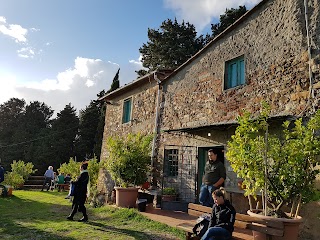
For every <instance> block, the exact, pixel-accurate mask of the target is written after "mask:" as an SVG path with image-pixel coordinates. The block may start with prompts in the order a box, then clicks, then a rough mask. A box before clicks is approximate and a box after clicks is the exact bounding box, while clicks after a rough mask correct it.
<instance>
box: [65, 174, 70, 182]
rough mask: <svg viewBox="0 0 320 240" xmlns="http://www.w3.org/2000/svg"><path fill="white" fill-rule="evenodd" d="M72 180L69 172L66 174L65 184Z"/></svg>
mask: <svg viewBox="0 0 320 240" xmlns="http://www.w3.org/2000/svg"><path fill="white" fill-rule="evenodd" d="M70 181H71V176H70V173H67V175H66V176H65V178H64V183H65V184H68V183H70Z"/></svg>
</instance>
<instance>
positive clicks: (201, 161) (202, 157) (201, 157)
mask: <svg viewBox="0 0 320 240" xmlns="http://www.w3.org/2000/svg"><path fill="white" fill-rule="evenodd" d="M210 149H217V150H219V151H218V161H221V162H222V163H223V164H224V146H212V147H198V179H197V180H198V183H197V194H196V195H197V198H196V199H197V202H198V199H199V190H200V187H201V184H202V176H203V172H204V166H205V164H206V162H207V161H208V150H210Z"/></svg>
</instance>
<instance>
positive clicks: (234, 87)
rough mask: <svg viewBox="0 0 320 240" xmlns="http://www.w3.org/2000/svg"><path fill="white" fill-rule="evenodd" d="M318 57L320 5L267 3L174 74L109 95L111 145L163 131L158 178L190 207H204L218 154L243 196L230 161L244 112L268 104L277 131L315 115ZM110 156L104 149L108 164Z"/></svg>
mask: <svg viewBox="0 0 320 240" xmlns="http://www.w3.org/2000/svg"><path fill="white" fill-rule="evenodd" d="M319 52H320V2H319V1H317V0H306V1H304V0H263V1H261V2H260V3H259V4H257V5H256V6H255V7H253V8H252V9H251V10H250V11H248V12H247V13H246V14H245V15H243V16H242V17H241V18H240V19H238V20H237V21H236V22H235V23H234V24H233V25H231V26H230V27H229V28H227V29H226V30H225V31H224V32H222V33H221V34H220V35H218V36H217V37H216V38H215V39H213V40H212V41H211V42H210V43H209V44H208V45H207V46H205V47H204V48H203V49H202V50H201V51H199V52H198V53H197V54H196V55H194V56H193V57H192V58H191V59H189V60H188V61H187V62H185V63H184V64H183V65H181V66H180V67H179V68H177V69H175V70H174V71H173V72H170V71H167V70H158V71H155V72H152V73H150V74H149V75H147V76H145V77H142V78H140V79H137V80H135V81H133V82H132V83H130V84H128V85H125V86H123V87H121V88H119V89H117V90H115V91H114V92H111V93H109V94H107V95H106V96H104V97H103V99H104V100H105V101H106V102H107V110H106V121H105V122H106V125H105V130H104V139H106V137H108V136H110V135H121V134H127V133H128V132H142V133H156V134H155V136H156V137H155V141H154V143H153V151H152V159H151V162H152V165H153V166H154V167H155V169H156V170H157V171H155V173H154V176H153V180H154V181H155V182H156V183H157V184H158V186H161V187H166V186H172V187H175V188H176V189H177V190H178V191H179V197H180V200H181V201H183V202H197V198H198V191H199V185H200V184H201V178H202V172H203V168H204V164H205V162H206V161H207V151H208V149H210V148H217V149H219V150H220V153H221V154H220V156H219V157H220V160H221V161H223V162H224V164H225V167H226V170H227V179H226V181H225V187H226V188H227V190H228V191H229V192H230V193H232V194H233V195H231V197H234V198H236V197H239V196H238V195H240V194H242V192H241V190H239V189H238V187H237V181H238V179H237V176H236V175H235V173H234V172H233V171H232V168H231V167H230V165H229V163H228V160H227V159H225V157H224V153H225V151H227V149H226V145H227V141H228V140H229V139H230V138H231V136H232V135H233V133H234V131H235V128H236V126H237V123H236V117H237V116H238V115H239V113H240V112H241V111H242V109H246V110H249V111H250V112H252V113H253V114H254V113H257V112H258V111H259V110H260V107H261V102H262V101H263V100H264V101H266V102H267V103H269V105H270V107H271V116H272V118H271V131H276V130H277V128H278V127H279V126H280V125H281V123H282V122H283V120H285V119H293V118H295V117H300V116H305V115H308V114H310V113H312V112H314V111H315V110H316V109H317V108H318V106H319V97H320V92H319V88H320V81H319V80H320V78H319V72H320V56H319ZM106 155H107V152H106V149H105V147H103V149H102V154H101V159H102V160H103V158H104V157H105V156H106ZM108 178H110V176H109V175H108V173H106V172H102V171H101V172H100V178H99V179H100V183H99V186H98V187H99V189H100V191H101V192H103V193H106V194H107V195H108V196H109V195H110V192H108V189H109V190H110V187H112V186H110V185H107V183H108V182H109V181H107V180H106V179H108ZM111 189H112V188H111ZM237 194H238V195H237ZM238 208H239V209H241V207H238Z"/></svg>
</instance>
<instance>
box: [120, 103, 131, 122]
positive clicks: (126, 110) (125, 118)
mask: <svg viewBox="0 0 320 240" xmlns="http://www.w3.org/2000/svg"><path fill="white" fill-rule="evenodd" d="M130 120H131V99H126V100H124V102H123V113H122V123H127V122H130Z"/></svg>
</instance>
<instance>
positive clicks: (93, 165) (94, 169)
mask: <svg viewBox="0 0 320 240" xmlns="http://www.w3.org/2000/svg"><path fill="white" fill-rule="evenodd" d="M87 162H88V172H89V176H90V181H89V194H88V199H89V201H91V200H92V199H93V198H94V197H95V195H96V194H97V184H98V174H99V169H100V163H99V162H98V160H97V158H96V157H94V158H92V159H90V160H87ZM81 163H82V162H76V161H75V160H74V159H73V158H70V160H69V162H68V163H63V164H61V166H60V168H59V169H58V172H63V173H64V174H68V173H69V174H70V175H71V179H72V180H76V179H77V177H78V176H79V175H80V166H81Z"/></svg>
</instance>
